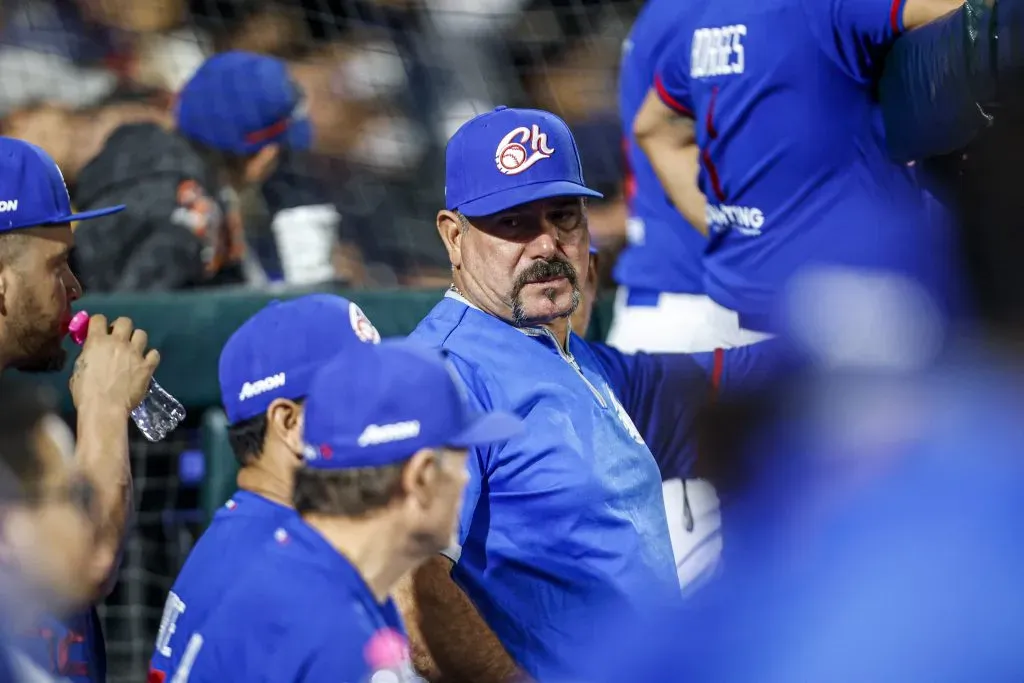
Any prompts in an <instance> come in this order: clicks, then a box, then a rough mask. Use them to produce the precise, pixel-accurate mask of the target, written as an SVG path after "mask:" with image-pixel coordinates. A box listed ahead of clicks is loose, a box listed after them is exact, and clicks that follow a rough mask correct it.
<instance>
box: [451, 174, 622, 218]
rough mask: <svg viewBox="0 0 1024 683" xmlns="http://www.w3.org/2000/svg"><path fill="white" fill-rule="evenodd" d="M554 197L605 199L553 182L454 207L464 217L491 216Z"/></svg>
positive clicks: (587, 190)
mask: <svg viewBox="0 0 1024 683" xmlns="http://www.w3.org/2000/svg"><path fill="white" fill-rule="evenodd" d="M552 197H594V198H595V199H603V198H604V195H603V194H601V193H600V192H598V191H597V190H591V189H590V188H589V187H586V186H584V185H580V184H579V183H574V182H572V181H569V180H555V181H552V182H542V183H535V184H533V185H520V186H519V187H510V188H509V189H507V190H502V191H500V192H495V193H494V194H489V195H487V196H486V197H481V198H480V199H474V200H473V201H471V202H466V203H465V204H461V205H459V206H456V207H453V208H455V209H458V210H459V211H461V212H462V213H463V214H464V215H466V216H470V217H475V216H490V215H492V214H496V213H498V212H500V211H506V210H508V209H511V208H512V207H514V206H519V205H521V204H528V203H530V202H535V201H537V200H539V199H551V198H552Z"/></svg>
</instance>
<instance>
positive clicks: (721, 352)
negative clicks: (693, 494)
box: [590, 339, 799, 480]
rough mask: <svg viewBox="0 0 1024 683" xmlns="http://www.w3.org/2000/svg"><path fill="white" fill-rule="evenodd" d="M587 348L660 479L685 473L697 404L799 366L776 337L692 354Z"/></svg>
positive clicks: (693, 445)
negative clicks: (625, 351) (655, 465)
mask: <svg viewBox="0 0 1024 683" xmlns="http://www.w3.org/2000/svg"><path fill="white" fill-rule="evenodd" d="M590 348H591V350H592V351H593V353H594V358H595V359H596V360H597V361H598V363H599V364H600V365H601V367H602V369H603V371H604V374H605V377H607V378H608V383H609V385H610V386H611V388H612V391H613V392H614V393H615V396H616V397H617V398H618V399H619V402H620V403H621V404H622V407H623V408H625V410H626V413H627V414H628V415H629V417H630V419H632V420H633V424H635V425H636V428H637V429H638V430H639V431H640V434H641V436H643V439H644V442H645V443H646V444H647V446H648V447H649V448H650V449H651V453H652V454H653V455H654V460H655V462H657V463H658V469H659V470H660V471H661V477H662V479H666V480H667V479H688V478H690V476H691V472H692V470H693V465H694V462H695V461H696V459H697V439H696V438H695V435H694V432H693V424H694V420H695V418H696V416H697V411H698V410H699V409H700V408H701V407H702V406H703V405H705V404H706V403H707V402H708V401H710V400H714V398H715V397H716V396H718V395H720V394H723V395H727V394H729V393H730V392H732V391H737V390H739V391H747V390H754V389H756V388H758V387H759V386H761V385H763V384H764V383H767V382H770V381H771V380H773V379H775V378H777V377H780V376H782V375H783V374H785V373H787V372H789V371H790V370H794V369H796V368H797V367H798V365H799V360H798V358H797V356H796V354H795V353H794V352H793V351H792V350H791V349H789V348H788V347H787V346H786V344H785V343H784V342H782V341H781V340H778V339H771V340H768V341H763V342H758V343H756V344H751V345H750V346H742V347H739V348H735V349H717V350H716V351H713V352H708V353H692V354H687V353H645V352H639V353H636V354H625V353H622V352H621V351H618V350H616V349H614V348H612V347H610V346H607V345H605V344H600V343H591V344H590Z"/></svg>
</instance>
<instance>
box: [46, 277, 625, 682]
mask: <svg viewBox="0 0 1024 683" xmlns="http://www.w3.org/2000/svg"><path fill="white" fill-rule="evenodd" d="M309 291H311V290H281V291H263V292H254V291H252V290H229V289H221V290H212V291H209V290H206V291H204V290H196V291H192V292H174V293H167V294H131V295H105V296H90V297H86V298H85V299H83V300H82V301H81V302H80V306H79V307H80V308H82V309H85V310H88V311H89V312H90V313H103V314H105V315H106V316H108V318H110V319H111V320H113V319H114V318H116V317H118V316H122V315H123V316H128V317H130V318H132V320H134V321H135V323H136V325H138V326H139V327H142V328H143V329H145V330H146V331H147V332H148V333H149V339H150V345H151V346H152V347H154V348H157V349H159V350H160V354H161V358H162V360H161V363H160V368H159V369H158V370H157V375H156V377H157V379H158V381H159V382H160V384H161V385H162V386H163V387H164V388H165V389H167V390H168V391H169V392H171V393H172V394H173V395H174V396H176V397H177V398H178V399H179V400H180V401H181V402H182V403H183V404H184V405H185V407H186V409H187V410H188V417H187V419H186V420H185V422H184V423H183V424H182V425H181V426H180V427H179V428H178V429H177V430H175V432H173V433H172V434H171V435H170V436H169V437H168V438H167V439H165V440H164V441H162V442H159V443H150V442H148V441H146V439H145V438H143V436H142V435H141V434H140V433H139V432H138V431H137V430H135V428H134V427H132V428H131V460H132V472H133V475H134V480H135V515H134V520H133V525H132V529H131V532H130V534H129V538H128V543H127V546H126V551H125V558H124V562H123V564H122V567H121V573H120V576H119V581H118V583H117V586H116V587H115V589H114V591H113V593H112V594H111V595H110V597H109V598H108V599H107V600H106V601H105V603H104V604H103V605H102V607H101V610H100V615H101V618H102V620H103V627H104V631H105V634H106V638H107V651H108V661H109V675H108V681H109V683H137V682H138V681H144V680H145V678H146V667H147V662H148V659H149V655H150V652H151V649H152V646H153V640H154V638H155V637H156V630H157V628H158V626H159V621H160V614H161V611H162V608H163V602H164V598H165V597H166V595H167V591H168V590H169V589H170V587H171V584H172V582H173V580H174V577H175V575H176V574H177V572H178V569H179V568H180V567H181V564H182V562H184V560H185V557H186V556H187V555H188V552H189V550H190V549H191V547H192V545H193V543H194V542H195V540H196V538H198V536H199V534H200V533H202V530H203V529H204V528H205V526H206V524H207V523H208V521H209V519H210V516H211V515H212V514H213V512H214V511H215V510H216V509H217V508H218V507H219V506H220V505H222V504H223V503H224V501H225V500H226V499H227V497H228V496H229V495H230V494H231V492H232V491H233V490H234V485H235V473H236V471H237V469H236V465H235V461H234V458H233V457H232V455H231V450H230V447H229V446H228V443H227V436H226V431H225V427H226V425H227V420H226V418H225V416H224V412H223V410H221V408H220V390H219V386H218V382H217V358H218V356H219V354H220V349H221V347H222V346H223V345H224V342H225V341H226V340H227V338H228V337H229V336H230V335H231V333H232V332H234V331H235V329H237V328H238V326H239V325H241V323H242V322H243V321H244V320H245V319H246V318H248V317H249V316H250V315H252V314H253V313H254V312H255V311H257V310H259V309H260V308H261V307H262V306H264V305H265V304H266V303H267V302H269V301H271V300H274V299H285V298H290V297H294V296H298V295H301V294H303V293H307V292H309ZM319 291H332V290H323V289H320V290H319ZM337 293H339V294H342V295H344V296H347V297H349V298H350V299H352V300H353V301H355V302H356V303H358V304H359V306H360V307H361V308H362V309H363V310H364V312H365V313H366V315H367V316H368V317H369V318H370V320H372V321H373V323H374V325H376V327H377V329H378V330H379V331H380V333H381V335H382V336H383V337H392V336H401V335H405V334H408V333H409V332H410V331H411V330H412V329H413V328H414V327H415V326H416V324H417V323H418V322H419V320H420V319H422V318H423V316H424V315H426V313H427V312H428V311H429V310H430V309H431V307H432V306H433V305H434V304H435V303H436V302H437V300H438V299H439V298H440V297H441V296H442V294H443V292H442V291H439V290H390V291H369V290H359V291H342V290H337ZM611 315H612V311H611V298H610V297H603V298H602V299H601V300H600V302H599V303H598V305H597V306H596V307H595V310H594V314H593V318H592V322H591V329H590V335H589V336H590V337H591V338H597V339H603V338H604V336H605V335H606V333H607V330H608V326H609V324H610V321H611ZM68 351H69V354H70V355H69V359H68V364H67V366H66V368H65V371H64V372H63V373H60V374H57V375H49V376H39V379H41V380H42V381H44V382H47V383H52V384H53V385H54V386H55V387H56V388H57V389H58V390H59V392H60V395H61V397H62V399H63V407H64V411H65V414H66V415H67V416H68V418H69V421H70V422H71V423H72V425H73V424H74V419H73V417H74V415H73V407H72V405H71V397H70V394H69V393H68V391H67V381H68V376H69V374H70V372H71V369H72V367H73V365H74V360H75V357H76V355H77V347H75V346H74V345H72V344H68Z"/></svg>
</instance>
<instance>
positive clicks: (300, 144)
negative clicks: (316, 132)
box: [284, 118, 313, 151]
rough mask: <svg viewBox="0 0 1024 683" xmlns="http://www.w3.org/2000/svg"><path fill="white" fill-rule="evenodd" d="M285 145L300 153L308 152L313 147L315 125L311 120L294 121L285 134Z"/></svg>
mask: <svg viewBox="0 0 1024 683" xmlns="http://www.w3.org/2000/svg"><path fill="white" fill-rule="evenodd" d="M284 144H285V145H286V146H287V147H288V148H289V149H297V150H300V151H303V150H307V149H309V148H310V147H312V146H313V124H312V123H310V121H309V119H305V118H303V119H298V120H297V121H292V122H291V124H290V125H289V126H288V132H287V133H286V134H285V138H284Z"/></svg>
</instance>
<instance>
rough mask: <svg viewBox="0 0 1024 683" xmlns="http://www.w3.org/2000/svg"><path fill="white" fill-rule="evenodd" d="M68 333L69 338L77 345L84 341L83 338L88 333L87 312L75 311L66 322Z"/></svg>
mask: <svg viewBox="0 0 1024 683" xmlns="http://www.w3.org/2000/svg"><path fill="white" fill-rule="evenodd" d="M68 334H69V335H71V340H72V341H74V342H75V343H76V344H78V345H79V346H81V345H82V344H84V343H85V338H86V337H87V336H88V335H89V314H88V313H87V312H85V311H79V312H78V313H75V315H74V317H72V318H71V322H70V323H68Z"/></svg>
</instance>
